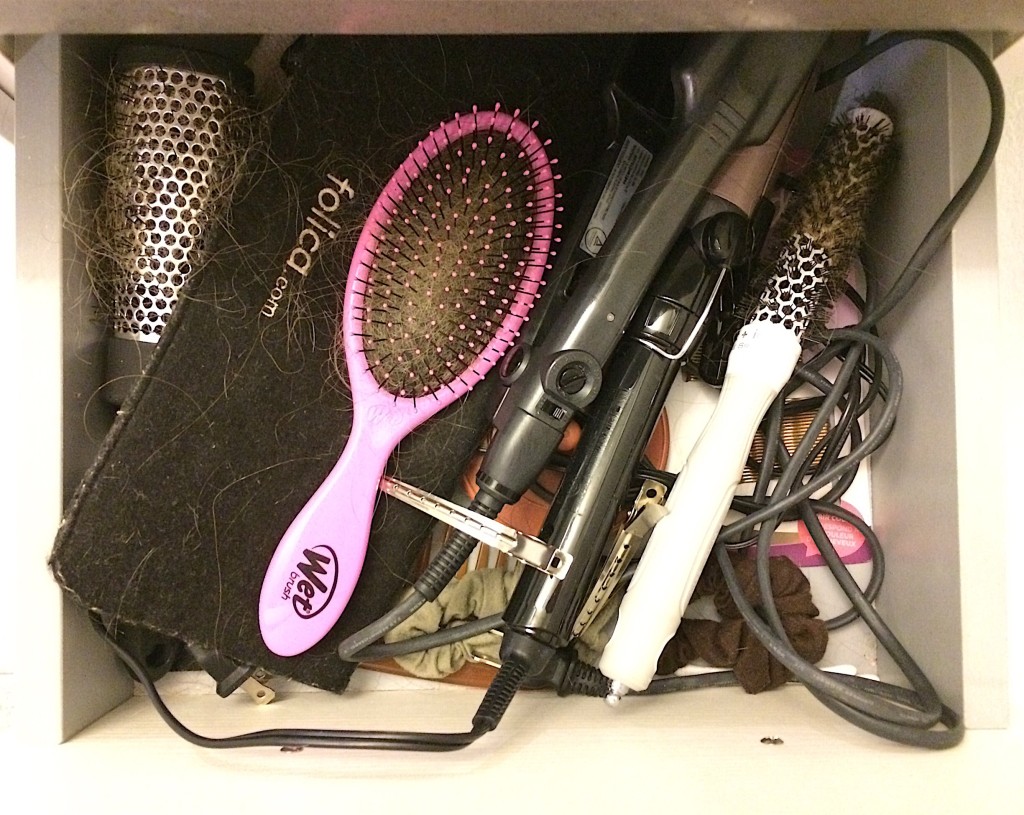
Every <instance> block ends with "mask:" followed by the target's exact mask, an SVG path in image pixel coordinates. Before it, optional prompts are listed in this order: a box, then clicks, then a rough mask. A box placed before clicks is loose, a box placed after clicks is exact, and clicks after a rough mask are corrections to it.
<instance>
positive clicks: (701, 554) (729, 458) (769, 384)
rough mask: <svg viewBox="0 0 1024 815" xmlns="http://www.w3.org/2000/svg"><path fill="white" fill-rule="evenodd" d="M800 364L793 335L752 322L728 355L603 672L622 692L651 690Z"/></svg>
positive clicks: (653, 536) (621, 615)
mask: <svg viewBox="0 0 1024 815" xmlns="http://www.w3.org/2000/svg"><path fill="white" fill-rule="evenodd" d="M799 358H800V341H799V340H798V339H797V337H796V335H795V334H794V333H793V331H791V330H789V329H786V328H784V327H783V326H781V325H778V324H776V323H771V322H756V323H751V324H748V325H747V326H745V327H744V328H743V330H742V331H741V332H740V336H739V338H738V339H737V341H736V344H735V346H734V347H733V350H732V353H731V354H730V355H729V364H728V368H727V369H726V376H725V382H724V383H723V386H722V392H721V395H720V397H719V400H718V404H717V405H716V406H715V410H714V412H713V413H712V414H711V418H710V419H709V420H708V424H707V426H706V427H705V428H704V431H703V433H702V434H701V436H700V438H699V439H698V440H697V443H696V444H695V445H694V448H693V450H692V451H691V453H690V455H689V457H688V458H687V460H686V464H685V466H684V467H683V469H682V471H681V472H680V473H679V476H678V478H677V479H676V483H675V485H674V486H673V487H672V490H671V491H670V492H669V495H668V499H667V500H666V502H665V507H666V509H667V510H668V514H667V515H666V517H664V518H662V520H661V521H660V522H659V523H658V525H657V526H655V527H654V531H653V532H652V533H651V538H650V540H649V541H648V543H647V547H646V548H645V550H644V553H643V555H642V557H641V558H640V564H639V566H638V568H637V571H636V574H634V576H633V579H632V581H630V584H629V589H628V591H627V592H626V595H625V597H623V600H622V604H621V606H620V607H619V617H618V622H617V623H616V625H615V630H614V632H613V633H612V637H611V639H610V640H609V642H608V644H607V645H606V646H605V649H604V652H603V654H602V656H601V661H600V665H599V667H600V669H601V672H602V673H603V674H604V675H605V676H606V677H608V678H609V679H611V680H612V681H613V682H615V683H617V685H616V686H614V687H617V688H619V689H622V690H624V689H625V688H628V689H630V690H634V691H642V690H644V689H646V688H647V686H648V685H649V684H650V682H651V679H652V678H653V677H654V673H655V670H656V667H657V664H658V657H659V656H660V655H661V651H662V649H663V648H664V647H665V643H667V642H668V641H669V639H670V638H671V637H672V635H673V634H675V632H676V629H677V628H678V627H679V621H680V619H682V616H683V612H684V611H685V610H686V606H687V605H689V602H690V597H691V595H692V594H693V590H694V588H695V586H696V585H697V579H698V578H699V577H700V573H701V571H702V570H703V568H704V564H705V562H706V561H707V559H708V556H709V555H710V553H711V548H712V546H713V545H714V543H715V539H716V538H717V537H718V533H719V530H720V529H721V526H722V521H723V520H724V518H725V514H726V512H727V511H728V509H729V505H730V503H731V502H732V498H733V496H734V494H735V492H736V487H737V486H738V485H739V482H740V479H741V478H742V476H743V468H744V465H745V463H746V460H747V455H748V453H749V451H750V445H751V442H752V441H753V438H754V434H755V433H756V432H757V427H758V425H759V424H760V423H761V420H762V418H764V414H765V412H766V411H767V410H768V407H769V405H771V402H772V400H773V399H775V397H776V396H777V395H778V393H779V391H780V390H781V389H782V387H783V386H784V385H785V384H786V382H787V381H788V380H789V378H790V376H792V373H793V369H794V368H795V367H796V363H797V361H798V360H799Z"/></svg>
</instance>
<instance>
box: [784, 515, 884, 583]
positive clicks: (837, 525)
mask: <svg viewBox="0 0 1024 815" xmlns="http://www.w3.org/2000/svg"><path fill="white" fill-rule="evenodd" d="M840 506H841V507H842V508H843V509H845V510H846V511H848V512H851V513H853V514H854V515H856V516H857V517H858V518H860V517H862V516H861V514H860V513H859V512H857V510H856V509H855V508H854V507H853V506H851V505H850V504H847V503H846V502H845V501H840ZM818 520H819V521H821V525H822V526H823V527H824V529H825V534H826V535H828V539H829V540H830V541H831V542H832V545H833V546H834V547H835V550H836V553H837V554H838V555H839V557H840V559H841V560H842V561H843V563H845V564H847V565H852V564H855V563H867V562H868V561H870V560H871V547H870V546H868V545H867V541H865V540H864V535H863V534H862V533H861V532H860V530H859V529H857V528H856V527H855V526H853V524H850V523H847V522H846V521H842V520H840V519H839V518H836V517H834V516H832V515H826V514H824V513H821V514H819V515H818ZM771 553H772V555H773V556H778V555H785V556H786V557H788V558H789V559H790V560H792V561H793V563H795V564H796V565H797V566H801V567H805V566H824V565H825V559H824V558H823V557H822V556H821V553H820V552H819V551H818V547H817V546H816V545H815V543H814V541H813V540H812V539H811V534H810V532H808V531H807V525H806V524H805V523H804V522H803V521H798V522H797V525H796V532H777V533H776V534H775V537H774V538H773V539H772V548H771Z"/></svg>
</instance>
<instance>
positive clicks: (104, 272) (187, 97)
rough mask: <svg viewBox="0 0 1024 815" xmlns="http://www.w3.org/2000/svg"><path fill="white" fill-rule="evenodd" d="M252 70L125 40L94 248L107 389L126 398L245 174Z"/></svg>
mask: <svg viewBox="0 0 1024 815" xmlns="http://www.w3.org/2000/svg"><path fill="white" fill-rule="evenodd" d="M251 85H252V76H251V75H250V74H249V72H248V70H247V69H245V68H244V67H242V66H237V65H235V64H233V63H231V62H229V61H227V60H225V59H222V58H220V57H217V56H215V55H212V54H205V53H201V52H196V51H187V50H184V49H176V48H161V47H153V46H136V47H129V48H125V49H122V51H120V52H119V55H118V60H117V65H116V79H115V84H114V86H113V88H112V93H111V96H112V100H113V101H112V105H111V107H112V121H111V126H110V130H109V133H108V138H109V140H110V143H109V147H108V149H107V151H106V156H105V160H104V172H105V175H106V185H105V188H104V193H103V195H104V197H103V202H102V205H101V207H100V210H99V228H98V230H97V232H98V235H97V241H96V244H95V245H94V246H93V247H92V252H93V254H94V255H95V256H96V257H98V258H100V259H101V262H100V263H99V264H97V268H96V269H95V270H94V283H95V285H96V287H97V290H98V294H99V295H100V297H101V299H102V301H103V302H104V303H105V304H107V308H108V309H109V310H110V316H111V320H112V324H113V335H112V336H111V338H110V341H109V343H108V347H107V372H106V376H107V380H108V385H107V386H106V387H105V389H104V396H105V397H106V398H107V399H108V401H110V402H111V403H113V404H115V405H117V406H120V405H121V403H122V402H123V401H124V399H125V398H126V397H127V395H128V393H129V392H130V390H131V388H132V386H133V385H134V384H135V382H136V381H137V380H138V378H139V374H141V372H142V370H143V368H144V367H145V363H146V362H147V361H148V359H149V357H150V356H151V354H152V350H153V348H154V347H155V345H156V343H157V341H158V340H159V339H160V337H161V336H162V334H163V330H164V327H165V326H166V324H167V320H168V319H169V317H170V314H171V311H172V309H173V308H175V306H176V304H177V303H178V301H179V298H180V295H181V292H182V290H183V288H184V286H185V284H186V282H187V281H188V279H189V278H190V276H191V275H192V274H193V273H195V272H196V271H197V270H198V269H200V268H202V266H203V265H204V264H205V262H206V260H207V259H208V257H209V256H210V252H211V240H212V239H213V238H214V237H215V230H214V227H216V226H217V225H218V221H219V220H220V219H222V218H223V217H224V216H225V214H226V212H227V208H228V205H229V203H230V199H231V195H232V193H233V191H234V187H235V185H236V184H237V182H238V179H239V178H241V177H242V175H241V170H242V168H243V166H244V160H245V156H246V150H247V149H248V147H249V144H250V141H251V138H252V135H251V132H250V130H251V117H252V114H251V113H250V112H249V111H248V108H247V104H248V99H249V94H250V92H251Z"/></svg>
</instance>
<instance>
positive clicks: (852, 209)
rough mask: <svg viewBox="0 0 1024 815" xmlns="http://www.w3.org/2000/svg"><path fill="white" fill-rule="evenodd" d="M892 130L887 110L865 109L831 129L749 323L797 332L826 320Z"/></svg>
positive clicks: (803, 184) (859, 238)
mask: <svg viewBox="0 0 1024 815" xmlns="http://www.w3.org/2000/svg"><path fill="white" fill-rule="evenodd" d="M892 132H893V127H892V121H891V120H890V119H889V117H888V116H886V115H885V114H884V113H881V112H880V111H878V110H875V109H872V108H863V107H861V108H854V109H852V110H850V111H848V112H847V113H846V115H845V116H844V117H842V118H841V119H840V120H839V121H837V122H835V123H833V124H832V125H831V126H830V127H829V129H828V131H827V132H826V134H825V136H824V138H823V140H822V144H821V147H820V148H819V150H818V151H817V153H816V155H815V157H814V159H813V160H812V161H811V164H810V166H809V169H808V171H807V173H806V174H805V175H804V177H803V178H802V179H801V184H800V187H799V189H798V191H797V195H796V198H795V200H794V201H793V203H792V204H791V208H790V211H789V214H787V216H786V217H785V219H784V222H785V224H784V227H783V229H782V234H784V235H786V236H787V237H786V239H785V241H784V242H783V244H782V247H781V249H780V251H779V254H778V257H777V259H776V261H775V265H774V267H772V276H771V277H770V279H769V280H768V281H767V283H766V285H765V287H764V289H763V291H762V294H761V298H760V300H759V302H758V305H757V308H756V310H755V311H754V314H753V317H752V318H751V319H752V321H758V320H760V321H770V322H776V323H782V324H783V325H785V326H786V327H787V328H789V329H790V330H792V331H793V332H795V333H796V335H797V337H798V338H799V337H802V336H803V335H804V332H805V331H806V330H807V328H808V327H809V326H810V325H816V324H820V323H823V322H824V320H825V319H826V318H827V316H828V312H829V311H830V310H831V306H832V302H833V298H832V296H831V292H832V290H833V288H834V287H835V284H836V283H837V282H838V281H839V280H841V279H842V278H843V277H844V276H845V275H846V273H847V270H848V267H849V265H850V261H851V260H852V259H853V256H854V254H855V253H856V252H857V250H858V248H859V247H860V245H861V243H862V242H863V240H864V231H865V224H866V219H867V211H868V208H869V206H870V205H871V202H872V201H873V200H874V197H875V193H876V191H877V189H878V186H879V183H880V181H881V180H882V178H883V176H884V170H885V168H886V166H887V158H888V155H889V153H890V150H889V148H890V146H891V143H892Z"/></svg>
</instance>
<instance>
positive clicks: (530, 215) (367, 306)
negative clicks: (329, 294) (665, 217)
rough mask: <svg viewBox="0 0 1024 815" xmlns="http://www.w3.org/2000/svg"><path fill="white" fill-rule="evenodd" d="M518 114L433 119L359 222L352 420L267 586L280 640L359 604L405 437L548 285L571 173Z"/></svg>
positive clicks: (464, 385) (443, 403) (262, 607)
mask: <svg viewBox="0 0 1024 815" xmlns="http://www.w3.org/2000/svg"><path fill="white" fill-rule="evenodd" d="M518 114H519V111H515V112H514V113H513V114H508V113H506V112H504V111H502V110H501V109H500V108H495V109H494V110H488V111H480V110H477V109H475V108H474V109H473V111H472V112H471V113H468V114H465V115H459V116H456V117H455V118H453V119H451V120H450V121H447V122H445V123H443V124H442V125H441V126H440V127H438V128H437V129H436V130H434V131H432V132H431V133H430V134H428V135H427V137H426V138H425V139H423V141H421V142H420V143H419V145H418V146H417V147H416V149H415V150H413V152H412V153H411V154H410V155H409V156H408V158H406V160H405V161H404V162H403V163H402V165H401V166H400V167H399V168H398V170H397V171H396V172H395V174H394V175H393V176H392V178H391V180H390V181H389V182H388V183H387V185H386V186H385V187H384V189H383V191H382V192H381V194H380V197H379V198H378V199H377V202H376V203H375V204H374V206H373V208H372V210H371V212H370V215H369V218H368V220H367V222H366V225H365V226H364V228H363V231H362V233H361V235H360V237H359V242H358V244H357V246H356V250H355V253H354V254H353V257H352V262H351V267H350V269H349V276H348V281H347V285H346V289H345V297H344V303H343V316H342V339H343V345H344V351H345V360H346V366H347V369H348V377H349V385H350V388H351V391H352V399H353V411H354V413H353V420H352V432H351V435H350V436H349V439H348V442H347V444H346V446H345V449H344V451H343V452H342V454H341V458H340V459H339V460H338V462H337V464H336V465H335V466H334V468H333V469H332V470H331V472H330V474H329V475H328V476H327V478H326V480H325V481H324V482H323V483H322V484H321V486H320V487H319V488H318V489H317V491H316V493H315V494H314V495H313V497H312V498H311V499H310V500H309V502H308V503H307V504H306V506H305V507H304V508H303V509H302V511H301V512H300V513H299V514H298V516H297V517H296V518H295V520H294V521H293V522H292V524H291V526H290V527H289V528H288V530H287V532H286V533H285V535H284V537H283V538H282V539H281V541H280V543H279V544H278V547H277V550H276V552H275V553H274V556H273V558H272V560H271V562H270V565H269V566H268V568H267V573H266V575H265V578H264V583H263V588H262V591H261V594H260V603H259V615H260V630H261V633H262V635H263V640H264V642H265V643H266V645H267V647H268V648H270V650H271V651H273V652H274V653H276V654H278V655H280V656H293V655H295V654H299V653H302V652H303V651H306V650H307V649H309V648H310V647H312V646H313V645H314V644H316V643H317V642H318V641H319V640H321V639H322V638H323V637H324V635H326V634H327V632H328V631H330V629H331V627H332V626H333V625H334V623H335V622H336V621H337V620H338V618H339V616H340V615H341V613H342V611H343V610H344V609H345V606H346V604H347V603H348V601H349V598H350V597H351V595H352V592H353V590H354V588H355V585H356V581H357V580H358V578H359V574H360V571H361V569H362V565H363V560H364V558H365V554H366V548H367V543H368V540H369V535H370V523H371V520H372V517H373V511H374V505H375V503H376V500H377V495H378V486H379V483H380V479H381V476H382V475H383V473H384V469H385V467H386V465H387V462H388V459H389V457H390V455H391V453H392V452H393V451H394V449H395V447H397V445H398V443H399V442H400V441H401V440H402V439H403V438H404V437H405V436H406V435H408V434H409V433H410V432H411V431H412V430H413V429H415V428H416V427H418V426H419V425H421V424H422V423H423V422H425V421H427V420H428V419H429V418H430V417H431V416H433V415H435V414H436V413H437V412H438V411H440V410H441V409H442V408H444V407H447V406H448V405H450V404H452V403H453V402H454V401H455V400H456V399H458V398H459V397H460V396H462V395H464V394H465V393H467V392H468V391H469V390H470V389H471V388H472V387H474V386H475V385H476V384H477V383H479V382H480V381H481V380H482V379H483V378H484V376H485V375H486V374H487V372H488V371H489V370H490V369H491V368H492V367H493V366H494V364H495V363H496V362H497V361H498V359H499V358H500V357H501V356H502V354H503V353H504V352H505V350H506V349H507V348H508V347H509V346H510V344H511V343H512V342H513V341H514V340H515V337H516V336H517V332H518V330H519V328H520V326H521V325H522V323H523V322H524V320H525V319H526V318H527V313H528V312H529V310H530V308H531V306H532V304H533V301H534V299H535V297H536V296H537V293H538V290H539V289H540V285H541V277H542V274H543V272H544V270H545V268H546V267H547V264H548V258H549V254H550V251H551V246H552V241H553V232H554V229H555V211H556V201H557V194H556V191H555V181H556V180H557V176H556V175H555V174H554V172H553V170H552V162H551V161H550V160H549V158H548V155H547V149H546V148H547V143H546V142H542V141H541V140H540V138H539V137H538V136H537V134H536V133H535V131H534V129H533V127H531V126H529V125H527V124H526V123H525V122H523V121H521V120H520V119H519V118H518Z"/></svg>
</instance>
